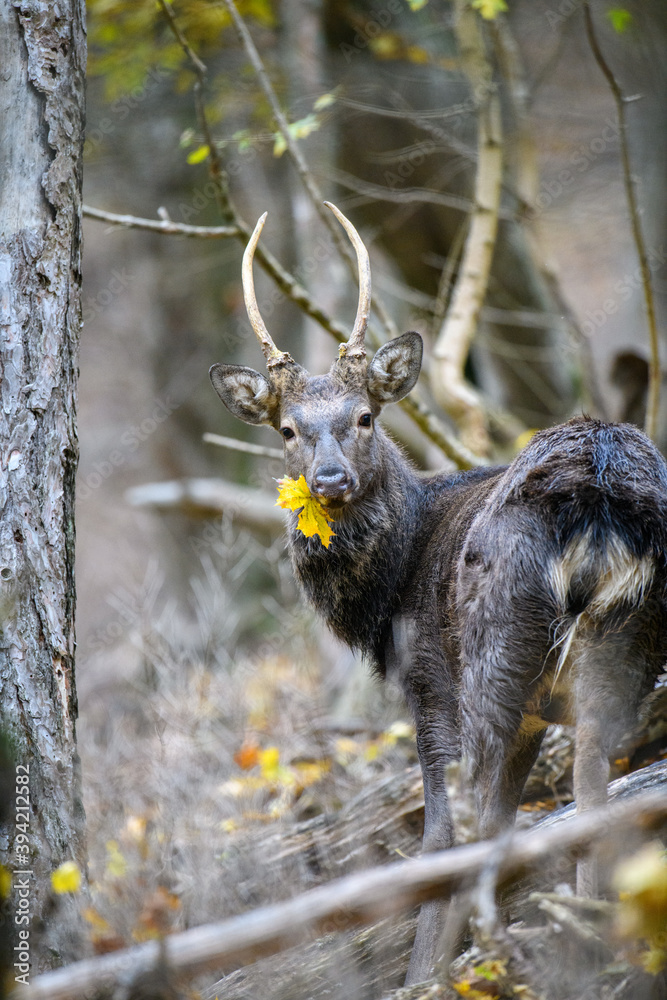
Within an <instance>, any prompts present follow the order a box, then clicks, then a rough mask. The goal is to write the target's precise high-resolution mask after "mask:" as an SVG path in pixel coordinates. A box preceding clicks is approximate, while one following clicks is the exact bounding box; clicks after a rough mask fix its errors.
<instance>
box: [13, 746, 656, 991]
mask: <svg viewBox="0 0 667 1000" xmlns="http://www.w3.org/2000/svg"><path fill="white" fill-rule="evenodd" d="M653 768H654V769H655V771H654V773H653V775H652V780H653V779H655V780H656V782H660V783H662V782H664V780H665V776H666V775H667V763H664V762H662V763H661V764H657V765H653ZM647 770H652V769H647ZM666 820H667V796H666V795H665V794H664V789H662V788H661V789H660V790H654V791H651V792H649V793H646V794H644V795H637V796H635V795H631V796H630V797H629V798H627V799H626V798H621V799H620V800H619V801H614V802H612V803H611V804H610V805H609V806H608V807H605V808H604V809H597V810H594V811H591V812H588V813H581V814H579V815H576V816H573V817H571V818H569V819H567V821H564V822H562V823H559V824H558V825H555V826H552V827H549V828H546V829H533V830H530V831H527V832H523V833H517V834H514V835H513V836H510V837H508V836H507V835H505V839H504V840H503V842H502V844H499V843H498V842H494V841H489V842H482V843H478V844H469V845H466V846H464V847H458V848H453V849H452V850H450V851H442V852H438V853H436V854H430V855H425V856H423V857H422V858H419V859H417V860H414V861H407V862H400V863H397V864H394V865H387V866H384V867H382V868H379V869H377V868H376V869H372V870H371V871H366V872H360V873H357V874H354V875H351V876H347V877H345V878H341V879H338V880H336V881H334V882H331V883H329V884H328V885H324V886H319V887H317V888H316V889H311V890H309V891H308V892H305V893H302V894H301V895H299V896H297V897H295V898H293V899H290V900H288V901H286V902H282V903H278V904H274V905H272V906H266V907H263V908H261V909H259V910H255V911H253V912H250V913H245V914H243V915H241V916H239V917H235V918H233V919H231V920H227V921H223V922H221V923H216V924H209V925H207V926H203V927H195V928H192V929H191V930H188V931H185V932H183V933H180V934H174V935H172V936H171V937H169V938H166V939H165V940H164V942H162V943H159V942H155V941H152V942H149V943H147V944H143V945H139V946H137V947H134V948H129V949H125V950H123V951H120V952H116V953H113V954H110V955H104V956H101V957H99V958H93V959H87V960H85V961H82V962H77V963H75V964H73V965H70V966H68V967H66V968H63V969H58V970H56V971H54V972H49V973H46V974H44V975H41V976H38V977H37V978H36V979H35V980H33V982H32V983H31V985H30V986H29V987H28V988H27V989H23V990H21V991H15V993H14V994H13V995H12V996H14V997H16V998H17V1000H75V998H79V997H81V996H84V995H85V994H86V993H87V992H88V991H90V990H92V989H93V988H95V989H100V988H103V987H111V986H113V985H115V984H116V983H117V982H118V981H119V980H123V981H124V982H128V977H129V976H130V975H131V976H132V977H136V976H138V975H141V976H145V975H147V974H148V975H150V973H151V970H152V969H156V968H160V967H162V966H163V964H164V962H165V961H166V963H167V965H168V968H169V970H170V972H171V974H172V975H174V976H175V977H181V976H184V975H192V974H194V973H195V972H197V971H200V970H203V969H206V968H225V967H227V968H230V967H238V966H239V965H242V964H244V963H248V962H252V961H254V960H255V959H257V958H259V957H260V956H262V955H269V954H273V953H275V952H278V951H282V950H284V949H285V948H288V947H291V946H292V945H294V944H296V943H298V942H299V941H302V940H303V939H304V938H307V937H310V936H312V935H317V934H326V933H331V932H334V931H341V930H345V929H346V928H348V927H351V926H354V925H359V924H370V923H373V922H374V921H377V920H379V919H381V918H386V917H388V916H390V915H391V914H393V913H398V912H400V911H401V910H403V909H405V908H407V907H410V906H413V905H414V904H416V903H418V902H422V901H423V900H425V899H429V898H433V897H434V896H436V895H439V894H441V893H443V892H451V891H452V890H454V889H456V888H457V887H459V886H460V885H461V884H463V883H465V882H466V881H467V880H470V879H471V878H472V877H473V876H475V875H477V874H478V873H479V872H481V871H482V870H483V869H484V868H485V866H487V865H488V864H489V863H490V862H493V864H494V867H495V868H496V870H497V873H498V880H499V882H501V881H505V880H507V879H509V878H511V877H515V876H517V875H520V874H522V873H524V872H526V871H528V870H531V869H532V868H534V867H539V866H540V865H542V864H544V862H545V861H546V860H547V859H549V858H551V857H553V856H554V855H555V854H563V853H570V852H573V853H574V854H575V855H578V854H580V853H581V852H584V851H586V850H587V849H589V848H590V847H591V846H592V845H593V844H595V843H596V842H597V841H599V840H601V839H603V838H605V837H606V836H607V835H608V834H609V832H610V831H616V832H617V831H618V830H619V829H633V828H634V829H639V830H641V831H642V832H649V831H652V830H654V829H655V827H656V826H658V825H659V824H661V823H664V822H665V821H666Z"/></svg>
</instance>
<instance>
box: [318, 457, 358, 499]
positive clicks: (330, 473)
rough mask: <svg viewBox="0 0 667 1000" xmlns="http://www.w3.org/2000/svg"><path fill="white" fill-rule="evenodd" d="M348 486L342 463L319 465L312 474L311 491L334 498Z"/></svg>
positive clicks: (348, 482) (347, 478)
mask: <svg viewBox="0 0 667 1000" xmlns="http://www.w3.org/2000/svg"><path fill="white" fill-rule="evenodd" d="M349 487H350V479H349V477H348V474H347V473H346V471H345V469H344V468H343V466H342V465H333V464H332V465H320V466H319V468H317V469H316V470H315V475H314V476H313V493H317V494H318V495H319V496H322V497H327V498H331V499H334V498H336V497H341V496H342V495H343V494H344V493H345V492H346V491H347V490H348V489H349Z"/></svg>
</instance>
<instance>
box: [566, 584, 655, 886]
mask: <svg viewBox="0 0 667 1000" xmlns="http://www.w3.org/2000/svg"><path fill="white" fill-rule="evenodd" d="M666 631H667V629H666V626H665V614H664V609H662V608H661V607H658V605H657V603H656V602H655V601H653V600H649V602H647V604H646V605H644V606H643V607H642V608H640V609H639V610H637V611H635V612H634V613H632V614H631V615H629V616H628V618H627V619H626V621H625V622H624V623H623V625H622V627H618V625H617V626H616V627H615V628H613V629H607V630H605V629H604V628H603V626H602V625H600V624H598V625H595V624H594V623H591V622H589V623H588V626H587V627H585V628H584V629H582V632H581V634H580V636H579V637H578V638H577V639H576V641H575V643H574V648H573V650H572V673H573V681H572V686H573V695H574V696H573V699H572V703H573V705H574V706H575V710H576V734H575V759H574V797H575V801H576V804H577V811H578V812H582V811H584V810H586V809H594V808H597V807H600V806H604V805H605V804H606V802H607V783H608V781H609V759H610V757H611V755H612V754H613V752H614V750H615V749H616V748H617V747H618V745H619V744H620V742H621V740H622V739H623V737H624V736H625V735H627V734H629V733H630V732H631V730H632V728H633V727H634V725H635V724H636V722H637V717H638V713H639V707H640V704H641V701H642V699H643V698H644V697H645V696H646V695H647V694H648V693H649V692H650V691H651V689H652V688H653V685H654V682H655V678H656V677H657V675H658V673H659V672H660V670H661V669H663V665H664V662H665V657H666V655H667V635H666V634H665V633H666ZM599 881H601V872H600V871H599V869H598V864H597V861H596V859H595V857H594V856H593V857H590V858H585V859H583V860H581V861H579V862H578V864H577V894H578V895H580V896H595V895H597V894H598V891H599V889H600V888H602V887H601V886H600V885H599V884H598V883H599ZM602 881H603V879H602Z"/></svg>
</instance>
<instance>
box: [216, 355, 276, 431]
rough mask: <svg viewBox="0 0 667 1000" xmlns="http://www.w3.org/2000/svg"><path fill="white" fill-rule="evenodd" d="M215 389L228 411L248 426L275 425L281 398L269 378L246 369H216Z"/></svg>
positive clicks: (233, 367)
mask: <svg viewBox="0 0 667 1000" xmlns="http://www.w3.org/2000/svg"><path fill="white" fill-rule="evenodd" d="M209 375H210V376H211V382H212V383H213V388H214V389H215V391H216V392H217V394H218V396H220V399H221V400H222V401H223V403H224V404H225V406H226V407H227V409H228V410H230V411H231V412H232V413H233V414H234V416H235V417H238V418H239V420H243V421H245V423H246V424H271V423H273V420H274V417H275V414H276V412H277V409H278V397H277V396H276V393H275V391H274V389H273V386H272V385H271V383H270V382H269V380H268V378H266V376H265V375H260V373H259V372H256V371H255V370H254V368H244V367H243V366H242V365H213V366H212V367H211V369H210V371H209Z"/></svg>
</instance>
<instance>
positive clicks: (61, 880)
mask: <svg viewBox="0 0 667 1000" xmlns="http://www.w3.org/2000/svg"><path fill="white" fill-rule="evenodd" d="M51 887H52V889H53V891H54V892H57V893H58V895H62V894H63V893H65V892H78V891H79V889H80V888H81V872H80V871H79V866H78V865H77V863H76V861H64V862H63V864H62V865H59V867H58V868H56V870H55V871H54V872H52V873H51Z"/></svg>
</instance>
